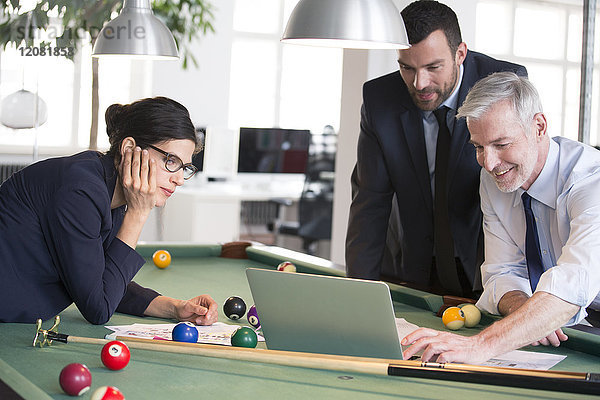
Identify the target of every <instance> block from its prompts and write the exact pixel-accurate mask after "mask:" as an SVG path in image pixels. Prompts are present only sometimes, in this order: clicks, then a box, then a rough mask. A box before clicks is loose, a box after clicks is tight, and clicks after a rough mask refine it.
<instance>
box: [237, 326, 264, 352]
mask: <svg viewBox="0 0 600 400" xmlns="http://www.w3.org/2000/svg"><path fill="white" fill-rule="evenodd" d="M257 343H258V337H257V336H256V332H254V330H252V329H251V328H248V327H246V326H243V327H240V328H238V329H236V331H235V332H233V335H231V345H232V346H235V347H250V348H254V347H256V344H257Z"/></svg>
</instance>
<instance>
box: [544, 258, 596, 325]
mask: <svg viewBox="0 0 600 400" xmlns="http://www.w3.org/2000/svg"><path fill="white" fill-rule="evenodd" d="M588 287H589V279H588V275H587V271H585V270H582V268H581V267H579V266H577V265H572V264H563V265H559V266H555V267H553V268H550V269H549V270H547V271H546V272H544V273H543V274H542V276H541V277H540V281H539V283H538V285H537V287H536V289H535V291H536V292H538V291H539V292H546V293H550V294H551V295H554V296H556V297H558V298H559V299H561V300H564V301H566V302H568V303H571V304H574V305H577V306H579V311H578V312H577V314H575V315H574V316H573V317H572V318H571V319H570V320H569V321H568V322H567V323H566V324H565V325H566V326H570V325H576V324H578V323H579V322H581V321H582V320H583V319H584V318H585V317H586V316H587V312H586V311H585V309H586V307H587V306H589V305H590V304H591V303H592V301H593V300H594V297H595V296H590V295H589V294H588V293H589V290H588Z"/></svg>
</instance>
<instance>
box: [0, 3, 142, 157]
mask: <svg viewBox="0 0 600 400" xmlns="http://www.w3.org/2000/svg"><path fill="white" fill-rule="evenodd" d="M32 7H33V5H32ZM59 26H60V25H58V24H57V25H55V26H54V27H53V28H52V29H54V30H52V29H48V32H54V33H55V34H56V32H59V31H60V28H59ZM44 34H45V33H44V32H41V33H39V40H37V39H36V44H35V45H34V47H39V46H40V44H39V42H41V40H46V41H47V42H48V41H50V43H51V44H50V45H51V46H52V47H55V44H54V43H53V41H52V40H51V39H50V40H49V39H48V37H44ZM46 34H47V33H46ZM36 38H38V36H37V35H36ZM83 42H84V44H82V45H80V47H79V49H78V52H77V54H76V55H75V58H74V60H73V61H71V60H69V59H67V58H66V57H63V56H48V55H46V56H41V55H39V54H38V56H25V55H24V53H22V50H21V49H20V48H16V47H14V46H12V47H10V46H9V47H7V48H6V49H5V50H2V51H1V52H0V98H2V99H4V98H6V96H8V95H10V94H12V93H14V92H15V91H17V90H20V89H22V88H24V89H26V90H28V91H30V92H32V93H38V95H39V96H40V97H41V98H42V99H43V100H44V101H45V103H46V105H47V110H48V119H47V121H46V123H44V124H43V125H41V126H40V127H39V128H38V129H37V131H36V130H35V129H20V130H15V129H11V128H8V127H6V126H4V125H0V146H1V147H2V149H3V151H2V153H20V154H31V153H32V152H33V146H34V141H35V138H36V136H37V142H38V145H39V149H40V153H50V154H69V153H75V152H77V151H81V150H83V149H86V148H87V147H88V145H89V141H90V139H89V137H90V127H91V118H92V57H91V53H92V46H91V44H90V43H89V39H84V40H83ZM86 43H87V44H86ZM132 63H133V62H132V61H130V60H120V59H100V61H99V71H98V75H99V99H100V101H99V117H98V122H99V123H98V148H99V149H100V150H105V149H107V148H108V146H109V143H108V137H107V136H106V124H105V123H104V112H105V110H106V108H107V107H108V106H109V105H110V104H113V103H116V102H119V103H128V102H130V101H131V100H132V99H131V83H132V80H131V78H132ZM136 79H144V77H143V76H136ZM0 112H1V110H0Z"/></svg>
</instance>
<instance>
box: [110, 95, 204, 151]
mask: <svg viewBox="0 0 600 400" xmlns="http://www.w3.org/2000/svg"><path fill="white" fill-rule="evenodd" d="M105 118H106V133H107V134H108V140H109V142H110V150H108V153H107V154H108V155H109V156H112V157H113V158H114V159H115V161H116V162H120V158H121V155H120V151H119V148H120V146H121V142H123V139H125V138H126V137H129V136H131V137H132V138H134V139H135V143H136V145H137V146H139V147H141V148H142V149H145V148H147V147H148V146H149V145H155V144H157V143H161V142H165V141H167V140H173V139H185V140H191V141H192V142H194V144H195V145H196V150H197V151H199V150H200V149H199V148H198V147H199V146H198V138H197V137H196V129H195V128H194V125H193V124H192V121H191V119H190V114H189V112H188V110H187V109H186V108H185V107H184V106H182V105H181V104H179V103H178V102H176V101H175V100H171V99H168V98H166V97H153V98H147V99H142V100H138V101H136V102H134V103H131V104H125V105H123V104H113V105H111V106H110V107H108V108H107V109H106V114H105Z"/></svg>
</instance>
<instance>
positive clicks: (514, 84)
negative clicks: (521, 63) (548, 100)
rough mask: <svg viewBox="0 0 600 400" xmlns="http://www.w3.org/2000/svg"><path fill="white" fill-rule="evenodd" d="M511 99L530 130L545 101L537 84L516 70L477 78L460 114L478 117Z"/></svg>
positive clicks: (514, 108)
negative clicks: (515, 71) (497, 104)
mask: <svg viewBox="0 0 600 400" xmlns="http://www.w3.org/2000/svg"><path fill="white" fill-rule="evenodd" d="M506 100H507V101H509V102H510V103H511V104H512V108H513V110H515V111H516V113H517V117H518V119H519V122H520V124H521V126H522V127H523V128H524V129H525V130H526V131H527V129H528V128H529V126H531V122H532V121H533V118H534V116H535V115H536V114H538V113H541V112H542V102H541V101H540V96H539V94H538V92H537V90H536V89H535V87H534V86H533V84H532V83H531V82H530V81H529V80H528V79H527V78H524V77H521V76H518V75H517V74H515V73H514V72H496V73H493V74H491V75H489V76H488V77H486V78H483V79H481V80H480V81H479V82H477V83H476V84H475V85H474V86H473V87H472V88H471V90H470V91H469V94H467V97H466V98H465V101H464V103H463V104H462V106H460V108H459V109H458V113H457V115H456V118H467V119H472V120H478V119H480V118H482V117H483V116H484V115H485V114H486V113H487V112H488V111H489V110H490V108H491V107H492V106H493V105H494V104H496V103H498V102H501V101H506Z"/></svg>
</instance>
